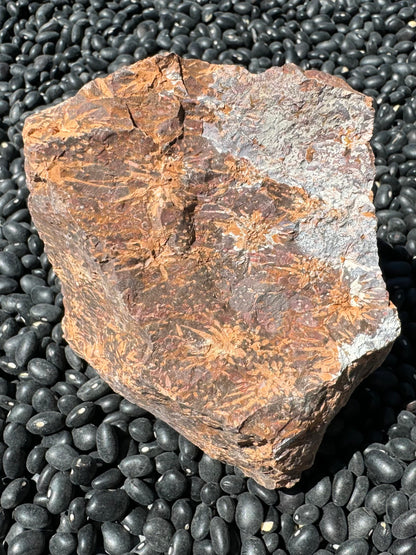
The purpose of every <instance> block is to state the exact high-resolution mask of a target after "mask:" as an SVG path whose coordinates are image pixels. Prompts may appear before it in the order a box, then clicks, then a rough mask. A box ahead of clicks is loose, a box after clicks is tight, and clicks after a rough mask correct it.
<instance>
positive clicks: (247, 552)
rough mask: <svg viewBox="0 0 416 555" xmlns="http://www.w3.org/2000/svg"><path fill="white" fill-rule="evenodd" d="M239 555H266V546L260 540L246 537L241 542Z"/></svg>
mask: <svg viewBox="0 0 416 555" xmlns="http://www.w3.org/2000/svg"><path fill="white" fill-rule="evenodd" d="M240 555H266V546H265V545H264V543H263V542H262V541H261V539H260V538H257V537H255V536H248V537H246V538H244V540H243V542H242V546H241V552H240Z"/></svg>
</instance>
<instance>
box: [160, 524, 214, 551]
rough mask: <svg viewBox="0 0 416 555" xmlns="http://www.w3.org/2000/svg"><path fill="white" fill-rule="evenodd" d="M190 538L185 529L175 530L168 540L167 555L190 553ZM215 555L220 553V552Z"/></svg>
mask: <svg viewBox="0 0 416 555" xmlns="http://www.w3.org/2000/svg"><path fill="white" fill-rule="evenodd" d="M192 543H193V542H192V538H191V535H190V533H189V532H188V531H187V530H183V529H180V530H176V532H175V533H174V534H173V536H172V539H171V540H170V545H169V551H168V553H169V555H191V554H192ZM216 555H221V554H220V553H218V554H216Z"/></svg>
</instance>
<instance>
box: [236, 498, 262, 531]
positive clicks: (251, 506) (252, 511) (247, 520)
mask: <svg viewBox="0 0 416 555" xmlns="http://www.w3.org/2000/svg"><path fill="white" fill-rule="evenodd" d="M263 519H264V510H263V505H262V504H261V501H260V500H259V499H257V497H256V496H254V495H253V494H252V493H241V494H240V495H239V496H238V498H237V507H236V511H235V522H236V524H237V526H238V527H239V529H240V530H242V531H243V532H246V533H247V534H256V533H257V532H258V531H259V530H260V527H261V524H262V522H263Z"/></svg>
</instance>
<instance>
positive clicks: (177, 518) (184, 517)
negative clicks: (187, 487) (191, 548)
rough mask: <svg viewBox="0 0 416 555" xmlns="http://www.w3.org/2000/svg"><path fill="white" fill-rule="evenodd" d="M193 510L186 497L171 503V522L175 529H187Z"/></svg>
mask: <svg viewBox="0 0 416 555" xmlns="http://www.w3.org/2000/svg"><path fill="white" fill-rule="evenodd" d="M192 516H193V510H192V507H191V504H190V502H189V501H188V500H187V499H177V500H176V501H175V502H174V503H173V505H172V511H171V518H170V520H171V522H172V524H173V526H174V527H175V529H176V530H179V529H181V528H186V529H188V528H189V527H190V525H191V521H192Z"/></svg>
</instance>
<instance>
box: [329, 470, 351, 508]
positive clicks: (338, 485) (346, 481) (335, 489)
mask: <svg viewBox="0 0 416 555" xmlns="http://www.w3.org/2000/svg"><path fill="white" fill-rule="evenodd" d="M353 488H354V477H353V474H352V472H351V471H350V470H347V469H345V468H343V469H341V470H339V471H338V472H337V473H336V474H335V476H334V479H333V482H332V500H333V502H334V504H335V505H338V506H339V507H343V506H344V505H346V504H347V503H348V501H349V499H350V497H351V493H352V491H353Z"/></svg>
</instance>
